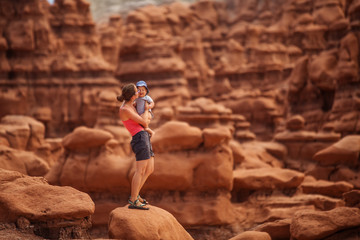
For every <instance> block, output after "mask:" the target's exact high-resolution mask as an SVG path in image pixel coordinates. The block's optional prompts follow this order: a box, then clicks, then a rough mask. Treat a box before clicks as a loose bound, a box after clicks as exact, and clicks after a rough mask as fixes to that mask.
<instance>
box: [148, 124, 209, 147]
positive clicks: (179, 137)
mask: <svg viewBox="0 0 360 240" xmlns="http://www.w3.org/2000/svg"><path fill="white" fill-rule="evenodd" d="M155 132H156V134H155V136H154V138H152V139H151V142H152V145H153V148H154V152H171V151H178V150H186V149H196V148H197V147H199V146H200V144H201V143H202V142H203V136H202V131H201V130H200V129H199V128H197V127H192V126H190V125H189V124H187V123H185V122H179V121H170V122H167V123H165V124H164V125H162V126H161V127H160V128H158V129H156V130H155Z"/></svg>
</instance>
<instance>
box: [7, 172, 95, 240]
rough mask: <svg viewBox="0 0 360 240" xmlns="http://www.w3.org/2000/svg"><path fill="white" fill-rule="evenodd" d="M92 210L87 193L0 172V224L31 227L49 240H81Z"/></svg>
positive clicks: (14, 173)
mask: <svg viewBox="0 0 360 240" xmlns="http://www.w3.org/2000/svg"><path fill="white" fill-rule="evenodd" d="M94 210H95V205H94V203H93V201H92V200H91V198H90V197H89V195H87V194H86V193H83V192H80V191H78V190H76V189H74V188H72V187H58V186H51V185H49V184H48V183H47V182H46V180H45V179H44V178H35V177H29V176H25V175H22V174H20V173H18V172H14V171H7V170H3V169H0V222H3V223H15V222H16V224H17V225H18V227H19V226H20V227H21V225H27V226H28V225H31V224H32V225H34V226H35V229H36V231H37V234H39V235H41V236H43V237H45V238H50V239H52V238H59V237H60V233H61V232H62V234H63V235H62V237H64V238H70V237H71V236H76V237H78V238H82V237H88V234H87V229H88V228H90V226H91V222H90V216H91V215H92V214H93V213H94ZM25 227H26V226H25ZM61 229H62V230H61Z"/></svg>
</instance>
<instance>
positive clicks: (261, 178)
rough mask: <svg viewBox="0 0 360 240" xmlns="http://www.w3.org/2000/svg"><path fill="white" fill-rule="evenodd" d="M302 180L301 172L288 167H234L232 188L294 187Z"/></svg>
mask: <svg viewBox="0 0 360 240" xmlns="http://www.w3.org/2000/svg"><path fill="white" fill-rule="evenodd" d="M303 180H304V174H303V173H301V172H297V171H294V170H289V169H281V168H258V169H236V170H235V171H234V190H241V189H243V188H245V189H252V190H260V189H275V188H277V189H279V188H280V189H287V188H296V187H298V186H299V185H300V184H301V183H302V181H303Z"/></svg>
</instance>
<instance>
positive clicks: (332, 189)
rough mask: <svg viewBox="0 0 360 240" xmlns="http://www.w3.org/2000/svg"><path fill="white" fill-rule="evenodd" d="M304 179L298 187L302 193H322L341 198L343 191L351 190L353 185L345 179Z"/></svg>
mask: <svg viewBox="0 0 360 240" xmlns="http://www.w3.org/2000/svg"><path fill="white" fill-rule="evenodd" d="M308 179H309V178H306V181H304V182H303V183H302V184H301V185H300V187H301V189H302V191H303V192H304V193H308V194H312V193H316V194H322V195H325V196H330V197H337V198H341V197H342V195H343V193H346V192H349V191H351V190H352V189H353V188H354V186H353V185H352V184H350V183H348V182H345V181H339V182H330V181H325V180H315V179H313V180H308Z"/></svg>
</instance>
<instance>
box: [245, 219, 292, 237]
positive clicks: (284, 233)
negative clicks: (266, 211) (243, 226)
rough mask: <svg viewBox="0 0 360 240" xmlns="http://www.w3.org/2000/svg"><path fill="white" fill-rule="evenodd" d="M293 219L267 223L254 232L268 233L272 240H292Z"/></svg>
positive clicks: (256, 228) (255, 228) (257, 227)
mask: <svg viewBox="0 0 360 240" xmlns="http://www.w3.org/2000/svg"><path fill="white" fill-rule="evenodd" d="M290 224H291V218H286V219H281V220H276V221H272V222H267V223H264V224H260V225H258V226H256V227H254V228H253V229H252V230H254V231H259V232H267V233H268V234H269V235H270V237H271V239H279V240H281V239H283V240H288V239H290Z"/></svg>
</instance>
